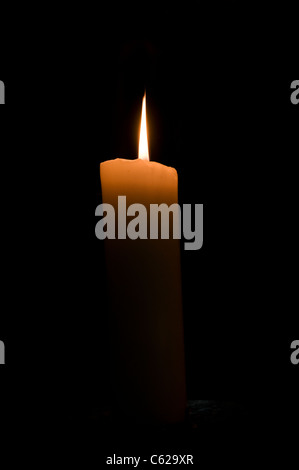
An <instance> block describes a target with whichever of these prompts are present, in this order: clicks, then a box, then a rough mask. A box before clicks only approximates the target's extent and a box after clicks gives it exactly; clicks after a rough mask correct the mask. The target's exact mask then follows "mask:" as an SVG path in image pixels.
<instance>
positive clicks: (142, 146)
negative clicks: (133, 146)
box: [138, 93, 149, 160]
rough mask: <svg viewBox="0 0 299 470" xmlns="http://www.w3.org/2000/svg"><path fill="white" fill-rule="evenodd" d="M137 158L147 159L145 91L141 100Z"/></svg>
mask: <svg viewBox="0 0 299 470" xmlns="http://www.w3.org/2000/svg"><path fill="white" fill-rule="evenodd" d="M138 158H141V159H142V160H149V153H148V141H147V129H146V101H145V93H144V97H143V100H142V112H141V124H140V136H139V151H138Z"/></svg>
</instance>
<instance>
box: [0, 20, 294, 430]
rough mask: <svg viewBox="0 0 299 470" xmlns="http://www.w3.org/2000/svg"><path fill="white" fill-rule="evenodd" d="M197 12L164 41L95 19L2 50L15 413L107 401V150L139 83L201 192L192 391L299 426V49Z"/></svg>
mask: <svg viewBox="0 0 299 470" xmlns="http://www.w3.org/2000/svg"><path fill="white" fill-rule="evenodd" d="M228 13H229V12H228ZM203 23H204V20H201V21H200V22H199V25H198V34H197V33H196V32H195V31H193V33H194V34H192V35H190V36H188V35H186V34H185V33H181V34H180V33H179V32H177V33H176V34H175V33H173V34H169V35H168V36H167V38H165V37H164V38H160V39H141V38H139V39H125V38H123V39H118V38H116V37H115V36H114V34H111V35H109V36H106V37H105V38H104V39H102V37H98V36H97V34H96V33H94V32H89V33H86V34H85V35H84V41H83V40H82V41H81V39H80V40H79V39H77V40H74V42H73V44H71V43H68V41H67V40H66V42H67V45H66V46H64V47H63V49H62V50H58V49H59V48H58V49H57V48H56V47H55V50H54V51H52V44H48V43H47V44H46V45H45V46H44V47H42V48H41V49H39V48H38V46H37V44H36V37H35V38H32V42H31V39H30V41H29V42H28V43H30V44H31V43H32V44H34V45H35V47H34V49H32V48H29V49H28V48H27V43H26V47H25V46H24V45H22V44H18V45H17V46H16V45H13V51H14V52H16V55H15V56H14V59H12V57H11V56H10V55H9V54H8V57H6V58H4V60H3V61H2V64H1V69H0V70H1V76H0V79H2V80H4V81H5V84H6V107H5V108H2V113H1V114H2V115H1V129H2V132H1V134H2V136H1V141H2V143H3V142H4V144H5V145H4V146H3V147H4V155H5V157H4V165H3V173H2V178H3V185H2V190H3V195H2V213H3V216H4V220H5V223H4V226H3V235H4V242H3V277H4V279H5V281H3V290H4V292H5V295H4V298H3V308H2V313H1V330H0V333H1V336H0V337H1V339H2V340H4V341H5V344H6V353H7V364H6V366H5V368H1V394H3V397H4V398H3V400H2V402H3V403H5V406H4V407H2V408H3V412H5V414H6V416H8V417H9V420H8V421H9V422H10V424H11V423H12V422H13V423H18V422H19V421H18V420H19V416H20V415H22V416H23V414H24V413H25V415H26V416H27V417H29V418H32V416H35V417H37V419H38V422H39V423H42V424H43V423H45V422H46V423H47V422H48V421H47V420H49V419H50V417H52V416H53V414H54V416H55V417H56V423H57V424H56V426H57V427H59V423H65V422H69V421H71V422H81V421H80V419H83V420H84V419H85V421H84V422H85V425H86V423H88V422H89V421H88V419H89V418H88V417H89V416H90V414H92V410H94V409H96V408H101V407H102V406H106V405H107V404H109V403H110V401H111V397H112V395H111V391H110V390H109V386H108V375H109V367H108V364H109V359H108V353H107V345H108V344H107V331H108V320H109V301H108V299H107V296H106V284H105V282H106V280H105V265H104V252H103V244H102V242H100V241H99V240H97V239H96V238H95V235H94V226H95V217H94V211H95V208H96V206H97V205H98V204H99V203H100V202H101V188H100V178H99V164H100V162H102V161H105V160H108V159H112V158H116V157H122V158H135V157H136V156H137V148H138V128H139V122H140V112H141V100H142V96H143V93H144V90H145V89H146V93H147V118H148V129H149V147H150V158H151V159H152V160H155V161H158V162H161V163H163V164H165V165H170V166H173V167H175V168H176V169H177V171H178V174H179V202H180V203H181V204H182V203H192V204H195V203H203V204H204V245H203V248H202V249H201V250H199V251H197V252H193V251H190V252H188V251H184V250H183V247H182V251H181V255H182V279H183V302H184V328H185V348H186V367H187V391H188V398H189V399H199V398H202V399H204V398H209V399H218V400H235V401H236V402H240V403H242V404H243V406H244V407H245V408H246V409H248V410H249V413H253V414H254V415H255V416H256V419H257V420H259V419H260V418H261V416H264V414H266V416H267V419H268V418H269V417H271V418H273V417H275V419H277V420H279V422H280V423H281V426H280V429H281V430H282V429H285V427H288V428H289V429H291V428H292V426H295V424H296V416H297V415H296V412H297V411H298V407H297V396H298V370H296V366H293V365H292V364H291V363H290V344H291V342H292V341H293V340H294V339H297V335H296V333H297V332H298V328H297V326H298V320H297V317H298V315H297V314H296V312H297V308H296V266H297V258H298V249H297V247H296V243H295V242H296V239H295V236H296V200H297V193H296V189H297V187H296V172H295V168H296V166H297V165H296V149H297V135H298V124H297V122H298V109H297V108H296V106H294V105H292V104H291V102H290V84H291V82H292V81H293V80H295V79H296V78H298V76H297V75H296V70H295V63H294V62H295V57H294V54H293V50H294V46H293V43H292V40H291V39H290V40H288V39H287V38H286V37H284V40H282V38H281V35H280V34H279V33H278V32H277V29H276V28H274V27H273V25H272V24H271V21H269V22H267V28H266V27H265V22H263V21H262V20H261V19H260V20H259V19H256V22H255V23H252V22H251V21H250V19H248V23H245V22H244V21H243V20H242V21H239V22H233V21H232V24H230V23H227V22H224V23H221V22H220V21H219V24H218V23H217V25H216V24H214V22H213V20H212V19H210V22H209V23H208V26H209V25H210V26H211V28H210V29H209V28H208V26H207V25H206V29H204V28H203V27H202V28H201V27H200V26H203ZM272 27H273V31H272ZM111 37H112V38H113V37H114V39H111ZM137 37H138V36H137ZM7 44H10V43H9V42H8V43H7ZM63 44H65V43H63ZM80 46H81V47H80ZM28 50H30V53H29V52H28ZM26 51H27V52H26ZM3 64H4V65H3ZM4 66H5V68H4ZM297 72H298V70H297ZM298 108H299V106H298ZM3 109H4V111H3ZM1 153H2V152H1ZM149 288H150V286H149ZM297 367H298V366H297ZM16 410H17V411H16ZM12 417H13V418H12ZM82 417H83V418H82ZM271 422H272V420H271V419H269V423H271ZM23 423H24V422H23ZM269 429H270V425H269ZM252 432H253V433H254V431H252Z"/></svg>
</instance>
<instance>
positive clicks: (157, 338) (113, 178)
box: [100, 159, 186, 422]
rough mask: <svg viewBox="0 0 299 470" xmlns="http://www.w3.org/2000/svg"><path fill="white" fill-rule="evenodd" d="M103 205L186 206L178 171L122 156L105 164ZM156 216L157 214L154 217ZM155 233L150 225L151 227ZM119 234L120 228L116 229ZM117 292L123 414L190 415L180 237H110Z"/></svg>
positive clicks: (150, 417) (151, 417) (115, 368)
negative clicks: (180, 193)
mask: <svg viewBox="0 0 299 470" xmlns="http://www.w3.org/2000/svg"><path fill="white" fill-rule="evenodd" d="M100 173H101V183H102V195H103V202H104V203H109V204H111V205H113V206H114V208H115V212H116V218H117V203H118V196H126V200H127V207H128V206H129V205H131V204H134V203H139V204H143V205H144V206H145V207H146V208H147V211H148V214H149V212H150V204H162V203H166V204H167V205H168V206H169V205H171V204H173V203H178V178H177V172H176V170H174V169H173V168H169V167H165V166H164V165H161V164H159V163H156V162H148V161H144V160H139V159H137V160H123V159H116V160H110V161H107V162H104V163H102V164H101V167H100ZM148 221H149V218H148ZM148 232H149V230H148ZM116 236H117V230H116ZM105 253H106V264H107V272H108V282H109V288H110V292H111V313H112V319H111V320H112V321H111V332H112V335H111V337H112V359H113V360H112V364H113V365H112V375H113V381H114V387H115V391H116V393H115V394H116V395H117V397H118V401H119V404H120V406H121V408H122V409H123V411H124V412H125V413H127V414H129V415H131V416H132V415H134V416H135V417H136V419H138V420H140V421H149V422H151V421H160V422H178V421H182V420H183V419H184V416H185V406H186V390H185V364H184V341H183V316H182V296H181V270H180V243H179V240H173V239H169V240H162V239H157V240H152V239H147V240H141V239H137V240H130V239H129V238H126V239H125V240H119V239H116V240H108V239H106V240H105Z"/></svg>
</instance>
